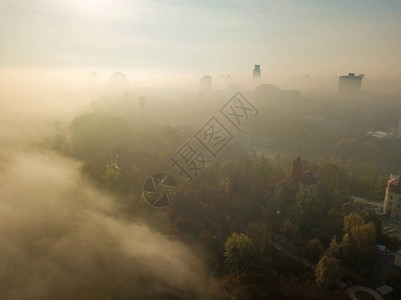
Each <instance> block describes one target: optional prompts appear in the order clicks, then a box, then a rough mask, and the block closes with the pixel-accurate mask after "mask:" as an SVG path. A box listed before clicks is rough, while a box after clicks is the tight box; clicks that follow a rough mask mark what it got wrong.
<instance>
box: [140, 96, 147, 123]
mask: <svg viewBox="0 0 401 300" xmlns="http://www.w3.org/2000/svg"><path fill="white" fill-rule="evenodd" d="M145 102H146V97H139V104H140V105H141V120H140V127H141V128H143V126H144V122H145V116H144V114H145Z"/></svg>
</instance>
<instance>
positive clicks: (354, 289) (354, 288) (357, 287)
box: [347, 285, 383, 300]
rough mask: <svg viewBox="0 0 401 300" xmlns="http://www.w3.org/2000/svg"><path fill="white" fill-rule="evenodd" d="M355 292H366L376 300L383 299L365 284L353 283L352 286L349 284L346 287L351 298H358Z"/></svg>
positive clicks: (356, 299) (357, 299)
mask: <svg viewBox="0 0 401 300" xmlns="http://www.w3.org/2000/svg"><path fill="white" fill-rule="evenodd" d="M357 292H366V293H368V294H370V295H372V296H373V297H375V299H376V300H383V297H382V296H381V295H380V294H379V293H378V292H376V291H375V290H372V289H370V288H368V287H366V286H361V285H354V286H350V287H349V288H348V289H347V295H348V297H350V298H351V299H352V300H359V298H358V297H357V296H356V293H357Z"/></svg>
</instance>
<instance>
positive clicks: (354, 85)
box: [337, 73, 365, 96]
mask: <svg viewBox="0 0 401 300" xmlns="http://www.w3.org/2000/svg"><path fill="white" fill-rule="evenodd" d="M364 77H365V75H364V74H359V75H358V76H355V73H348V75H343V76H340V77H339V78H338V90H337V91H338V94H339V95H342V96H356V95H359V92H360V91H361V85H362V79H363V78H364Z"/></svg>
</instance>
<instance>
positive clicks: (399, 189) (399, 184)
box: [387, 176, 401, 194]
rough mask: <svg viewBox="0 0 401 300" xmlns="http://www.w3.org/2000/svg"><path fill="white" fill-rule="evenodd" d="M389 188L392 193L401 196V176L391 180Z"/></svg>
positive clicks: (388, 183) (388, 184)
mask: <svg viewBox="0 0 401 300" xmlns="http://www.w3.org/2000/svg"><path fill="white" fill-rule="evenodd" d="M387 186H388V189H389V191H390V192H392V193H397V194H401V178H400V176H398V177H396V178H394V179H390V180H389V181H388V182H387Z"/></svg>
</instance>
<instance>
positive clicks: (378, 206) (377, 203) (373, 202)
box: [351, 196, 383, 208]
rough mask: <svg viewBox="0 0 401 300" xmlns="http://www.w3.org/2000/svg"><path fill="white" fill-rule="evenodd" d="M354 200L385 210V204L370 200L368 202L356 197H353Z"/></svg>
mask: <svg viewBox="0 0 401 300" xmlns="http://www.w3.org/2000/svg"><path fill="white" fill-rule="evenodd" d="M351 198H352V200H354V201H356V202H362V203H365V204H369V205H373V206H376V207H377V208H383V203H382V202H375V201H370V200H366V199H363V198H360V197H355V196H351Z"/></svg>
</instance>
